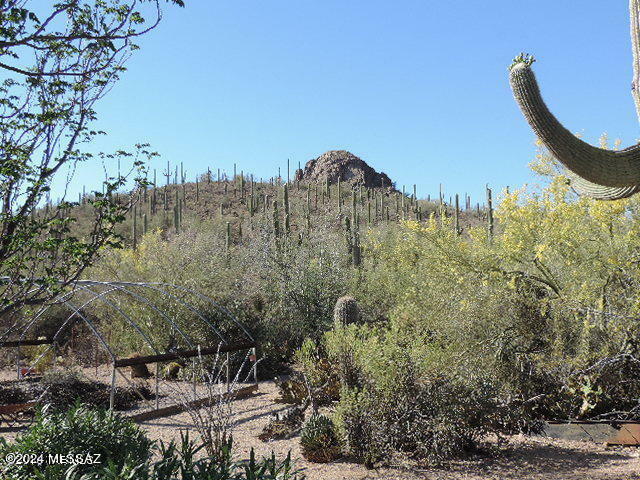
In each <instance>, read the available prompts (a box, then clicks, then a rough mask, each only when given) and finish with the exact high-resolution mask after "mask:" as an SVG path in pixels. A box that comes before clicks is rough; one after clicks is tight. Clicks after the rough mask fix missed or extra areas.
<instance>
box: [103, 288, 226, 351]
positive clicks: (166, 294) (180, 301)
mask: <svg viewBox="0 0 640 480" xmlns="http://www.w3.org/2000/svg"><path fill="white" fill-rule="evenodd" d="M107 283H111V282H107ZM115 283H120V284H122V285H132V286H138V287H145V288H150V289H152V290H155V291H157V292H160V293H162V294H163V295H165V296H169V297H171V298H173V299H175V300H176V301H177V302H178V303H180V304H181V305H182V306H183V307H185V308H186V309H188V310H190V311H191V312H192V313H195V314H196V316H198V318H200V320H202V321H203V322H204V323H206V324H207V325H209V327H210V328H211V329H212V330H213V331H214V332H215V334H216V335H218V337H219V338H220V341H221V342H222V343H228V342H227V339H226V338H224V336H223V335H222V333H220V331H219V330H218V329H217V328H216V327H215V326H214V325H213V324H212V323H211V322H210V321H209V320H207V318H206V317H204V316H203V315H202V313H201V312H199V311H198V310H197V309H196V308H195V307H194V306H193V305H191V304H190V303H188V302H185V301H184V300H182V299H181V298H179V297H177V296H176V295H174V294H173V293H170V292H167V291H166V290H163V289H162V288H158V287H155V286H153V285H152V284H147V283H132V282H115Z"/></svg>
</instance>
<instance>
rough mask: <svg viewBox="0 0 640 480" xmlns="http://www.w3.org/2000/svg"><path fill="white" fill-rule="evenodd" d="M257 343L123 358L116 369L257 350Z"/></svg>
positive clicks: (233, 344) (116, 362) (117, 361)
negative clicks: (199, 356)
mask: <svg viewBox="0 0 640 480" xmlns="http://www.w3.org/2000/svg"><path fill="white" fill-rule="evenodd" d="M255 347H256V344H255V343H250V342H247V343H232V344H229V345H219V346H217V347H206V348H201V349H200V350H177V351H175V352H171V353H161V354H159V355H147V356H145V357H131V358H121V359H119V360H116V361H115V366H116V367H130V366H131V365H142V364H147V363H156V362H167V361H170V360H180V359H182V358H192V357H197V356H198V355H214V354H216V353H225V352H236V351H238V350H248V349H250V348H255Z"/></svg>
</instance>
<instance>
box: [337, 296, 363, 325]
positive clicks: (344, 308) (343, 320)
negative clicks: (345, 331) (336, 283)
mask: <svg viewBox="0 0 640 480" xmlns="http://www.w3.org/2000/svg"><path fill="white" fill-rule="evenodd" d="M359 320H360V308H359V307H358V302H356V299H355V298H353V297H350V296H345V297H340V298H339V299H338V301H337V302H336V306H335V308H334V309H333V321H334V323H335V324H336V326H345V325H350V324H352V323H357V322H358V321H359Z"/></svg>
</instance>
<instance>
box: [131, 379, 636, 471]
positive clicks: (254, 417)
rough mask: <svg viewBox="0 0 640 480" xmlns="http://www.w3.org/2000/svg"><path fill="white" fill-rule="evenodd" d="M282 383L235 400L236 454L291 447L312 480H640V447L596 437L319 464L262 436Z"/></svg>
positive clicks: (168, 433) (156, 424)
mask: <svg viewBox="0 0 640 480" xmlns="http://www.w3.org/2000/svg"><path fill="white" fill-rule="evenodd" d="M276 397H277V393H276V388H275V386H274V385H273V383H271V382H263V383H261V384H260V391H259V393H258V394H256V395H253V396H252V397H250V398H246V399H243V400H237V401H236V402H234V412H235V420H236V422H237V423H236V427H235V429H234V434H233V435H234V443H235V447H236V455H237V456H238V457H239V458H246V457H248V455H249V451H250V449H251V448H252V447H253V448H254V449H255V451H256V453H257V454H258V455H270V454H271V451H274V452H275V453H276V455H278V456H281V457H283V456H285V455H286V454H287V452H289V451H291V454H292V457H293V458H296V459H298V460H297V466H299V467H301V468H304V473H305V474H306V476H307V478H308V479H309V480H343V479H344V480H346V479H348V480H356V479H358V480H364V479H367V480H374V479H375V480H378V479H390V480H391V479H403V480H405V479H406V480H409V479H429V480H445V479H446V480H458V479H460V480H462V479H464V480H480V479H482V480H489V479H491V480H493V479H495V480H510V479H514V480H515V479H518V480H534V479H535V480H538V479H539V480H542V479H544V480H556V479H557V480H560V479H562V480H573V479H576V480H577V479H581V480H582V479H589V480H605V479H606V480H632V479H640V449H637V448H615V449H614V448H606V447H604V446H603V445H600V444H596V443H593V442H569V441H561V440H555V439H550V438H545V437H526V436H513V437H510V438H509V439H508V442H507V443H506V445H501V446H498V445H497V443H496V442H489V443H488V448H487V451H488V452H491V453H487V454H486V455H484V456H481V457H475V458H473V459H469V460H465V461H460V462H456V463H454V464H452V465H450V466H448V467H447V468H438V469H421V468H418V467H411V466H400V465H398V466H395V467H388V468H380V469H376V470H367V469H366V468H364V467H363V466H362V465H358V464H355V463H352V462H349V461H348V459H345V460H340V461H336V462H333V463H330V464H313V463H309V462H306V461H305V460H304V459H303V458H302V454H301V452H300V445H299V442H298V437H294V438H292V439H289V440H277V441H272V442H268V443H264V442H261V441H260V440H258V438H257V435H258V434H259V433H260V432H261V431H262V428H263V427H264V425H266V423H267V422H268V421H269V415H270V414H272V413H274V412H276V411H278V410H280V409H283V408H286V406H285V405H282V404H278V403H275V402H274V400H275V398H276ZM141 425H142V427H143V428H144V429H145V430H146V431H147V432H148V434H149V436H150V437H151V438H153V439H162V440H164V441H168V440H171V439H172V438H179V436H180V434H179V431H180V429H192V428H193V425H192V423H191V419H190V417H189V415H188V414H186V413H183V414H180V415H175V416H173V417H168V418H163V419H158V420H153V421H149V422H144V423H142V424H141Z"/></svg>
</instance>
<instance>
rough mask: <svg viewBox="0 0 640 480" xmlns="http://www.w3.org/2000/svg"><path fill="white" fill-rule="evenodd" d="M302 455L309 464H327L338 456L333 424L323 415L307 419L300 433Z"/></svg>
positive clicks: (338, 446) (338, 448) (336, 438)
mask: <svg viewBox="0 0 640 480" xmlns="http://www.w3.org/2000/svg"><path fill="white" fill-rule="evenodd" d="M300 445H301V447H302V455H303V456H304V458H306V459H307V460H309V461H310V462H316V463H327V462H331V461H333V460H335V459H336V458H338V457H339V456H340V443H339V441H338V437H337V436H336V433H335V430H334V425H333V422H332V421H331V419H330V418H328V417H326V416H325V415H321V414H318V413H315V414H313V415H311V417H309V419H308V420H307V422H306V423H305V424H304V426H303V427H302V431H301V432H300Z"/></svg>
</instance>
